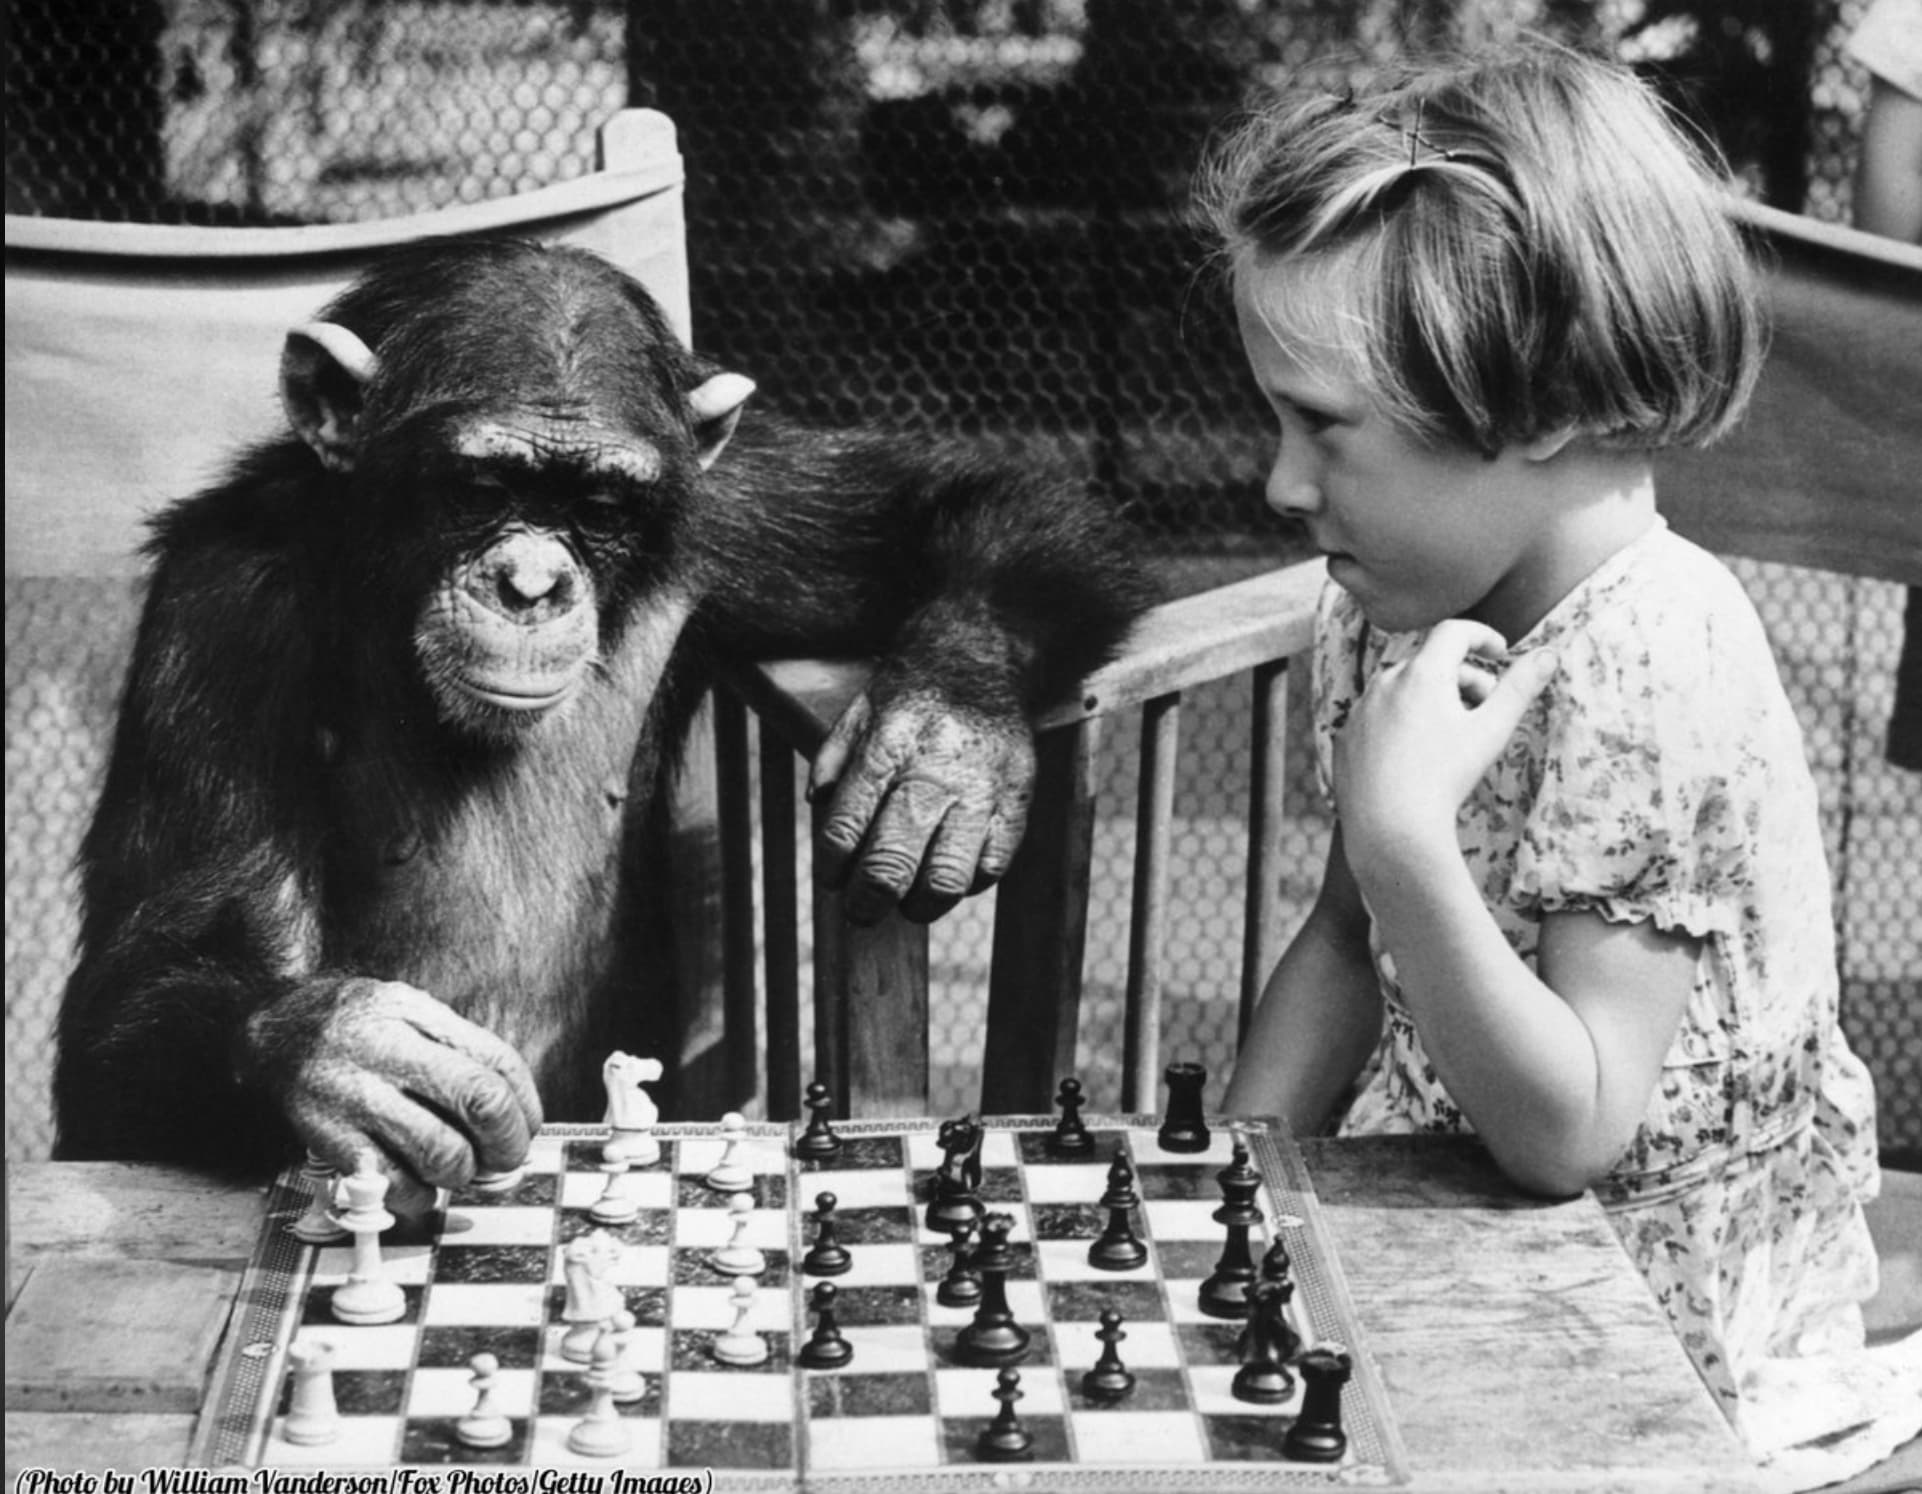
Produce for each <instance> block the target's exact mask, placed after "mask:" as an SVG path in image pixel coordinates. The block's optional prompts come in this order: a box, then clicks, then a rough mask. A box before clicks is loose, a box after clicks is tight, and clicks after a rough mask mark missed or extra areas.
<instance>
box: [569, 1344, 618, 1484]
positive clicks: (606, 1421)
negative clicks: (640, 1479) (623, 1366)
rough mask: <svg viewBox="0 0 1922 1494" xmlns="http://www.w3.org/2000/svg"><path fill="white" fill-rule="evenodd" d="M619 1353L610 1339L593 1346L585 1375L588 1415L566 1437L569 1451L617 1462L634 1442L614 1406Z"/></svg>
mask: <svg viewBox="0 0 1922 1494" xmlns="http://www.w3.org/2000/svg"><path fill="white" fill-rule="evenodd" d="M617 1353H619V1350H618V1349H617V1348H616V1347H615V1345H614V1340H613V1338H612V1337H611V1336H608V1337H603V1338H602V1339H601V1341H600V1342H599V1343H597V1344H595V1345H594V1362H593V1367H592V1368H591V1369H589V1370H588V1372H587V1386H588V1389H589V1390H591V1391H593V1393H594V1401H593V1404H592V1405H591V1406H590V1407H589V1408H588V1412H587V1415H586V1416H584V1417H583V1418H582V1419H581V1420H579V1421H577V1422H575V1423H574V1427H573V1429H572V1430H571V1431H569V1432H568V1434H567V1446H568V1449H569V1451H572V1452H577V1453H579V1454H581V1455H582V1456H583V1457H588V1458H617V1457H619V1456H620V1455H621V1454H622V1453H624V1452H626V1451H627V1449H628V1447H629V1446H630V1445H631V1444H632V1442H633V1434H632V1433H631V1432H630V1431H629V1430H628V1426H627V1423H626V1422H625V1421H624V1420H622V1419H621V1412H620V1407H618V1406H617V1405H616V1404H615V1403H614V1381H615V1376H616V1370H615V1366H614V1358H615V1355H616V1354H617Z"/></svg>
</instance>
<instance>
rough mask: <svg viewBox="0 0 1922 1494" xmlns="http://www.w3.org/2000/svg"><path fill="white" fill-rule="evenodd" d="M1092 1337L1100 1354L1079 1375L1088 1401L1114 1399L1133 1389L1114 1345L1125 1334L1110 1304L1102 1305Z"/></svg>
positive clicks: (1129, 1376)
mask: <svg viewBox="0 0 1922 1494" xmlns="http://www.w3.org/2000/svg"><path fill="white" fill-rule="evenodd" d="M1094 1336H1095V1337H1096V1338H1098V1339H1100V1340H1101V1357H1100V1358H1098V1359H1096V1360H1095V1362H1094V1368H1093V1369H1091V1370H1089V1371H1088V1372H1087V1374H1085V1375H1083V1376H1082V1377H1081V1392H1082V1394H1083V1395H1085V1396H1087V1398H1088V1399H1089V1400H1091V1401H1103V1402H1108V1401H1118V1400H1120V1399H1121V1398H1122V1397H1123V1396H1125V1395H1126V1394H1127V1393H1128V1392H1129V1391H1131V1390H1133V1389H1134V1388H1135V1377H1134V1375H1133V1373H1132V1372H1130V1371H1129V1369H1128V1367H1127V1366H1126V1365H1125V1364H1123V1363H1122V1362H1121V1352H1120V1349H1119V1347H1118V1346H1119V1345H1120V1343H1121V1340H1122V1339H1124V1338H1126V1337H1127V1336H1128V1335H1127V1334H1125V1333H1123V1332H1122V1331H1121V1314H1120V1313H1118V1312H1116V1311H1115V1310H1114V1309H1113V1308H1112V1307H1109V1308H1104V1309H1103V1310H1102V1313H1101V1326H1100V1327H1099V1328H1097V1329H1096V1330H1095V1335H1094Z"/></svg>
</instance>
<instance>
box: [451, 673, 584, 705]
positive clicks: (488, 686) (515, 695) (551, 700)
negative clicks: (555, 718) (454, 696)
mask: <svg viewBox="0 0 1922 1494" xmlns="http://www.w3.org/2000/svg"><path fill="white" fill-rule="evenodd" d="M573 687H574V681H573V680H572V679H571V678H570V679H564V680H562V681H561V682H560V683H559V684H557V685H555V686H554V687H553V688H552V689H548V690H536V689H529V688H527V687H525V686H508V685H499V684H494V683H491V682H489V681H485V680H476V679H468V678H463V679H461V680H459V681H458V682H457V688H458V689H459V690H460V693H461V694H463V695H465V696H466V697H467V698H468V699H469V700H477V701H479V702H480V703H481V704H482V705H490V706H493V707H494V708H495V709H496V710H501V711H530V712H531V711H545V710H551V709H552V708H553V707H555V706H557V705H559V704H560V703H561V702H562V701H563V700H565V699H566V698H567V694H568V692H569V691H570V690H571V689H573Z"/></svg>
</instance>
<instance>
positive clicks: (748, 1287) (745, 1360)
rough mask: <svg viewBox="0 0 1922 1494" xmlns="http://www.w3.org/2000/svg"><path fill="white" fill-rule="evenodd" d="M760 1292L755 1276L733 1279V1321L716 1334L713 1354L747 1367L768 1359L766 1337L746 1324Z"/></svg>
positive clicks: (723, 1360) (719, 1358)
mask: <svg viewBox="0 0 1922 1494" xmlns="http://www.w3.org/2000/svg"><path fill="white" fill-rule="evenodd" d="M758 1292H759V1288H758V1287H756V1286H755V1284H754V1278H753V1277H752V1276H737V1277H735V1278H734V1286H733V1289H732V1292H731V1294H730V1295H731V1296H732V1297H733V1301H734V1321H733V1322H732V1323H731V1324H729V1325H728V1328H727V1330H726V1331H725V1332H724V1333H721V1334H719V1335H717V1336H716V1337H715V1340H714V1346H713V1352H714V1357H715V1358H716V1359H718V1360H720V1361H721V1363H722V1364H733V1365H742V1366H746V1365H751V1364H765V1363H766V1362H767V1357H768V1346H767V1340H766V1339H764V1338H762V1337H761V1335H760V1334H758V1333H756V1332H755V1331H754V1330H753V1329H752V1328H750V1327H748V1325H747V1320H748V1318H749V1316H750V1315H751V1314H752V1313H753V1311H754V1299H755V1296H756V1295H757V1293H758Z"/></svg>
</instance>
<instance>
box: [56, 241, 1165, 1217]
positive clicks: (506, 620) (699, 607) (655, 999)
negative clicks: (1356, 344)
mask: <svg viewBox="0 0 1922 1494" xmlns="http://www.w3.org/2000/svg"><path fill="white" fill-rule="evenodd" d="M281 384H282V399H283V403H284V405H285V408H286V411H287V415H288V418H289V422H290V424H291V426H292V431H291V433H289V434H284V435H282V436H281V437H280V438H279V439H276V440H274V441H271V442H269V443H266V444H264V445H261V446H259V447H257V448H256V449H254V450H252V451H250V452H248V453H246V454H245V455H244V456H242V457H241V458H240V459H239V461H238V462H237V464H236V466H235V467H234V469H233V470H232V472H231V474H230V475H229V476H228V477H227V478H226V480H225V481H223V482H221V483H220V484H219V485H218V486H215V487H213V488H211V489H209V490H207V491H205V492H202V493H200V494H199V495H198V496H195V497H192V498H189V499H187V500H185V501H184V502H180V503H177V504H175V505H174V506H172V507H171V508H169V509H168V510H166V511H164V512H163V513H162V514H161V515H160V517H159V518H158V519H157V520H156V522H155V525H154V532H153V537H152V539H151V541H150V543H149V545H148V553H149V556H150V558H151V561H152V574H151V581H150V589H149V592H148V595H147V598H146V602H145V607H144V611H143V614H142V618H141V622H140V627H139V632H138V635H137V638H136V642H135V648H134V655H133V660H132V665H131V669H130V674H129V678H128V682H127V686H126V692H125V696H124V698H123V700H122V703H121V708H120V717H119V722H118V727H117V731H116V735H115V738H114V743H113V750H112V755H111V760H110V762H109V765H108V769H107V774H106V780H105V784H104V787H103V790H102V794H101V800H100V805H99V808H98V811H97V813H96V816H95V819H94V821H93V824H92V827H91V829H90V830H89V832H88V834H87V837H86V839H85V842H84V844H83V847H82V850H81V858H80V859H81V875H82V887H83V893H84V900H85V908H84V916H83V922H82V929H81V935H80V961H79V965H78V968H77V970H76V971H75V973H74V976H73V978H72V980H71V982H70V984H69V985H68V988H67V992H66V999H65V1004H64V1007H63V1010H62V1012H61V1018H60V1054H59V1063H58V1067H57V1072H56V1075H55V1102H56V1107H57V1111H58V1120H59V1141H58V1144H57V1147H56V1153H57V1155H59V1156H62V1157H69V1158H89V1157H121V1158H155V1159H173V1160H181V1161H191V1162H199V1163H204V1164H228V1165H239V1166H243V1167H249V1168H256V1167H265V1166H267V1165H269V1164H271V1163H274V1162H277V1161H279V1160H280V1159H281V1158H282V1157H283V1156H284V1155H285V1153H286V1152H287V1150H288V1148H289V1146H290V1143H292V1142H294V1141H295V1140H296V1139H298V1140H299V1141H301V1142H304V1143H305V1144H307V1145H308V1146H310V1147H312V1148H314V1149H315V1150H316V1151H318V1152H319V1153H320V1154H321V1155H322V1156H323V1157H325V1158H327V1159H328V1160H331V1161H333V1162H334V1163H335V1164H336V1165H351V1162H352V1159H353V1158H354V1157H355V1156H356V1154H357V1153H358V1152H359V1151H361V1150H362V1149H364V1148H366V1147H368V1146H373V1147H374V1148H376V1149H377V1150H378V1152H379V1154H380V1156H381V1157H382V1160H383V1163H384V1165H385V1166H386V1167H387V1168H388V1169H389V1170H390V1172H391V1173H392V1174H393V1175H394V1177H395V1178H396V1179H397V1181H398V1182H399V1184H400V1186H401V1188H402V1190H404V1191H410V1192H412V1193H414V1194H415V1195H418V1194H419V1192H420V1185H421V1184H422V1183H426V1184H442V1185H445V1184H453V1183H457V1182H459V1181H461V1180H463V1179H464V1178H466V1177H467V1176H468V1175H470V1174H471V1173H472V1172H473V1171H474V1170H475V1169H476V1168H477V1167H480V1168H505V1167H510V1166H512V1165H514V1164H515V1163H516V1162H518V1161H519V1159H520V1157H521V1155H522V1154H523V1153H524V1151H525V1149H526V1145H527V1141H528V1138H529V1135H530V1131H531V1129H532V1128H533V1127H534V1126H536V1125H538V1124H539V1123H540V1120H541V1118H542V1116H543V1113H545V1114H546V1115H548V1116H550V1117H552V1118H556V1119H578V1120H593V1119H598V1118H599V1108H598V1107H599V1104H600V1099H599V1097H600V1095H601V1088H600V1083H599V1074H600V1068H601V1061H602V1058H603V1057H604V1055H605V1054H606V1053H607V1051H609V1050H610V1049H612V1048H614V1047H617V1046H624V1045H637V1046H638V1045H639V1044H642V1043H645V1042H648V1041H652V1040H655V1039H658V1037H659V1036H660V1028H659V1026H658V1020H659V1018H660V1015H661V1013H660V1010H659V1009H660V1007H661V1006H662V1005H663V1000H664V998H662V996H661V994H660V985H661V981H660V972H661V971H662V970H663V969H665V968H667V967H666V966H665V965H663V964H662V963H661V961H662V960H663V959H665V958H666V956H665V946H666V945H667V944H668V943H669V942H670V941H669V940H668V939H667V938H665V937H663V933H664V930H663V916H664V915H663V912H662V909H663V906H664V904H663V901H662V899H661V897H660V887H661V883H662V879H663V877H664V876H671V875H672V873H673V867H672V865H671V864H669V862H670V861H671V856H670V855H669V854H668V853H669V851H671V847H670V846H668V844H667V842H666V839H665V835H664V829H663V827H664V820H665V816H664V814H663V812H662V811H663V795H664V791H665V789H666V788H667V787H668V786H669V782H670V778H669V775H670V774H671V773H672V772H673V769H674V765H675V757H676V752H677V749H678V747H679V745H680V743H681V741H682V739H683V737H684V735H685V728H686V725H687V722H688V720H689V718H690V715H691V710H692V704H693V703H694V702H695V701H696V700H697V699H698V696H699V691H700V688H701V685H702V683H703V677H704V671H705V669H706V667H707V666H708V665H709V663H710V662H711V661H712V660H713V659H714V658H715V657H716V655H717V654H718V652H719V651H722V650H732V651H750V652H752V651H761V652H769V651H779V650H785V651H788V652H793V651H797V650H806V651H810V652H817V653H840V654H856V653H878V654H880V655H882V660H881V663H880V664H879V667H878V668H877V671H876V673H875V674H874V676H873V679H872V682H871V683H870V685H869V686H868V688H867V691H866V693H865V695H864V696H863V697H862V698H861V699H859V700H858V701H857V702H856V703H855V704H854V705H853V706H851V707H850V708H849V710H848V712H847V714H846V716H845V717H844V718H843V719H842V721H841V722H840V723H839V725H838V726H837V727H836V728H835V731H834V733H833V735H832V736H831V738H830V741H829V744H828V747H827V749H826V750H824V752H823V753H822V756H821V766H820V767H819V768H817V773H816V779H815V787H814V790H813V792H816V793H823V792H826V791H827V790H828V789H829V788H830V787H831V788H832V790H833V793H834V798H833V800H832V801H831V803H830V812H829V815H828V828H827V830H826V832H825V834H826V845H825V847H824V850H825V851H826V853H827V860H828V862H829V869H830V873H831V874H832V875H835V876H838V877H842V878H846V879H849V885H850V888H851V892H850V898H851V903H852V905H853V907H854V910H855V912H856V914H857V916H860V917H864V918H873V917H876V916H879V914H880V913H881V912H882V911H884V910H885V909H887V908H889V907H891V906H893V905H894V904H895V903H896V902H897V901H898V902H899V904H900V906H901V908H902V909H903V911H904V912H906V913H907V914H908V915H909V916H911V917H922V918H926V917H931V916H934V915H936V914H938V913H940V912H942V911H944V910H945V909H946V908H948V907H949V906H951V905H952V904H953V903H954V902H955V901H956V900H957V899H958V898H959V897H960V896H961V895H962V894H963V893H965V892H967V891H969V890H971V889H972V888H975V887H979V886H983V885H986V884H987V883H988V882H990V881H992V880H993V879H994V878H995V877H996V876H998V875H999V874H1000V873H1001V872H1002V871H1003V870H1004V869H1005V867H1006V865H1007V862H1008V859H1009V856H1010V855H1011V854H1012V852H1013V849H1014V846H1015V844H1016V842H1017V841H1018V839H1019V837H1020V832H1021V827H1022V823H1023V819H1024V815H1025V810H1026V801H1027V793H1028V789H1029V782H1030V778H1031V776H1032V765H1033V749H1032V741H1031V738H1030V735H1029V730H1028V726H1027V721H1026V713H1027V712H1028V711H1030V710H1031V709H1032V708H1033V707H1034V706H1036V705H1037V704H1038V703H1040V702H1041V701H1042V700H1043V699H1044V698H1045V697H1047V696H1048V695H1049V694H1050V693H1051V692H1053V691H1056V690H1058V689H1061V688H1064V687H1066V686H1067V685H1069V684H1071V683H1072V682H1073V681H1074V680H1076V679H1077V678H1079V676H1080V675H1081V674H1082V673H1084V672H1085V671H1087V670H1088V669H1090V668H1092V667H1094V666H1095V665H1097V664H1099V663H1100V662H1102V661H1103V660H1104V659H1105V658H1106V657H1108V656H1109V655H1110V654H1111V653H1112V651H1113V649H1114V648H1115V646H1116V645H1117V643H1118V642H1119V640H1120V639H1121V638H1122V637H1123V636H1124V634H1125V633H1126V631H1127V628H1128V626H1129V625H1130V623H1131V621H1132V620H1133V618H1134V617H1135V616H1136V615H1137V614H1138V613H1139V611H1140V610H1141V608H1142V607H1143V605H1145V603H1146V601H1147V584H1146V582H1145V580H1144V578H1143V573H1142V571H1141V569H1140V568H1139V566H1138V564H1137V563H1136V561H1135V560H1134V558H1133V556H1132V548H1131V546H1130V544H1129V541H1128V537H1127V534H1126V531H1125V526H1123V524H1122V523H1121V521H1120V520H1119V519H1118V518H1116V517H1115V516H1114V515H1113V514H1112V513H1110V512H1109V511H1108V510H1107V509H1106V508H1105V506H1103V505H1101V504H1099V503H1097V502H1095V501H1093V500H1092V499H1091V498H1090V497H1088V496H1087V495H1085V494H1084V493H1082V492H1081V491H1080V490H1079V489H1078V488H1076V487H1074V486H1071V485H1070V486H1062V485H1058V484H1054V483H1051V482H1046V481H1042V480H1039V479H1037V478H1035V477H1033V476H1030V475H1028V474H1025V473H1020V472H1013V471H1009V470H1005V469H1003V468H999V467H996V466H993V465H991V464H988V463H985V462H982V461H979V460H977V459H974V458H972V457H970V456H969V455H967V454H966V453H964V452H961V451H958V450H956V449H953V448H951V447H948V446H944V445H942V444H941V443H938V442H932V441H927V440H921V439H904V438H901V437H889V436H884V435H882V434H879V433H876V432H872V431H868V432H854V433H838V434H837V433H824V432H819V431H812V430H807V429H803V428H800V427H797V426H796V425H793V424H790V423H784V422H782V421H779V420H777V419H774V418H771V417H768V416H764V415H761V414H759V413H745V412H744V406H745V402H746V400H747V397H748V395H749V394H750V392H751V391H752V389H753V385H752V384H751V383H750V382H749V381H748V380H747V379H745V378H744V377H742V376H740V375H738V374H734V373H729V372H726V371H724V370H722V369H719V368H717V367H715V366H714V365H712V364H711V363H709V362H707V361H706V360H704V359H702V358H701V357H699V356H696V355H694V354H692V353H690V352H688V351H687V350H685V349H684V348H683V347H682V346H681V345H680V344H679V343H678V342H677V340H676V339H675V337H674V336H673V334H672V332H671V330H670V328H669V327H668V325H667V323H666V321H665V319H664V318H663V316H662V314H661V312H660V310H659V308H658V307H657V306H656V305H655V303H654V302H653V301H652V300H651V299H650V297H649V296H648V294H647V292H646V291H645V290H644V289H642V288H641V287H640V286H639V285H638V284H636V283H635V282H634V281H632V280H630V279H629V278H628V277H626V276H625V275H623V274H621V273H620V272H619V271H617V270H615V269H614V268H613V267H612V266H610V265H608V264H606V263H605V262H604V261H601V260H599V259H597V258H596V257H594V256H593V255H591V254H588V253H586V252H584V251H581V250H578V249H567V248H555V247H551V246H540V245H535V244H531V243H527V242H521V241H512V240H484V241H441V242H436V243H432V244H429V245H425V246H416V247H415V248H413V249H410V250H406V251H402V252H400V253H398V254H397V255H395V256H393V257H392V258H391V259H390V260H388V261H386V262H384V263H383V264H382V265H381V266H380V267H379V268H377V269H375V270H374V271H373V272H372V273H370V274H369V275H368V276H366V277H365V278H364V279H363V280H361V281H360V282H358V283H357V284H356V285H354V286H353V287H351V288H350V289H348V290H347V291H346V292H345V293H344V294H342V295H341V296H340V297H339V298H338V299H337V300H335V301H334V303H333V304H332V305H331V306H329V307H328V308H327V309H326V310H325V311H324V312H322V313H321V320H320V321H319V322H317V323H314V324H312V325H309V326H305V327H302V328H299V329H296V330H295V331H294V332H292V333H291V334H289V336H288V339H287V343H286V351H285V354H284V356H283V360H282V366H281ZM641 1051H650V1050H648V1049H646V1048H642V1050H641ZM652 1051H659V1049H658V1048H656V1049H654V1050H652Z"/></svg>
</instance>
